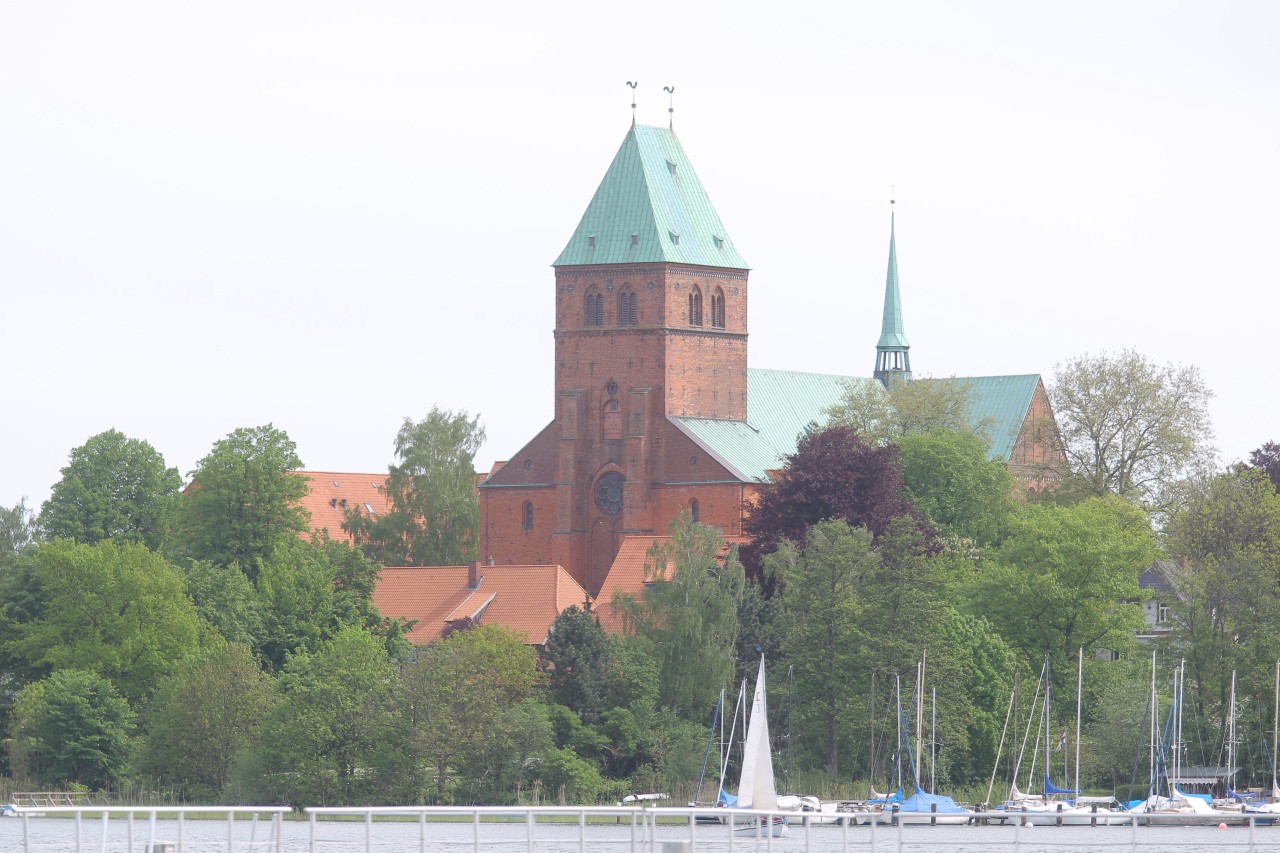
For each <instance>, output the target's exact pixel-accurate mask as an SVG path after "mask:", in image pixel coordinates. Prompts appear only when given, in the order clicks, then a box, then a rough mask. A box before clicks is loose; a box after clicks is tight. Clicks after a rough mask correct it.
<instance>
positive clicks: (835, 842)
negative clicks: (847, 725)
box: [305, 806, 1280, 853]
mask: <svg viewBox="0 0 1280 853" xmlns="http://www.w3.org/2000/svg"><path fill="white" fill-rule="evenodd" d="M305 811H306V813H307V816H308V820H309V824H310V829H309V835H308V847H307V850H308V851H309V853H322V851H324V850H326V849H327V847H326V838H325V837H324V833H323V823H324V820H323V819H325V818H334V819H338V818H359V819H361V820H362V821H363V824H364V848H363V849H364V850H365V853H374V851H376V850H381V849H383V848H384V846H385V847H386V848H387V849H394V850H396V851H398V853H399V851H409V850H413V849H416V850H417V851H419V853H426V851H428V850H431V851H441V850H447V851H458V853H469V851H473V853H481V851H482V850H484V851H488V850H492V849H495V848H496V847H499V846H504V847H509V848H512V849H519V848H520V847H523V848H524V850H526V851H528V853H535V851H536V850H537V849H538V847H539V845H540V844H541V845H545V846H554V847H556V848H557V849H561V850H563V849H570V848H572V847H573V846H574V845H575V843H576V849H577V851H578V853H587V850H588V848H589V847H590V848H592V849H595V850H598V849H601V848H604V847H607V848H608V849H610V850H620V849H623V848H626V849H629V850H630V851H631V853H660V851H663V845H664V844H665V843H668V842H672V841H675V842H682V841H687V842H689V844H688V847H685V848H684V849H685V850H693V851H699V853H701V851H709V850H713V849H714V850H717V851H720V850H727V851H729V853H733V851H734V850H735V849H737V850H741V851H743V853H746V851H748V850H760V849H761V848H763V849H764V850H765V851H766V853H769V851H773V850H774V849H775V846H776V847H778V848H780V849H784V850H788V851H795V850H798V849H800V848H803V850H804V851H806V853H817V851H824V853H826V851H832V853H834V851H840V853H850V851H855V853H856V851H869V853H881V851H885V850H893V851H896V852H897V853H901V851H904V850H907V849H928V850H930V851H934V850H945V849H948V848H968V849H972V848H973V847H974V846H975V845H980V846H981V847H982V849H984V850H991V851H998V850H1010V851H1014V853H1019V851H1021V850H1023V849H1024V848H1026V847H1030V848H1031V849H1035V850H1046V849H1053V850H1067V849H1077V850H1087V851H1095V850H1104V849H1114V850H1117V851H1120V850H1128V851H1131V853H1136V851H1139V850H1146V851H1151V850H1163V849H1168V848H1169V847H1170V845H1171V844H1173V845H1177V844H1183V845H1185V844H1187V843H1188V842H1187V840H1186V839H1185V837H1184V836H1185V833H1180V834H1179V835H1177V836H1171V835H1170V834H1168V832H1167V831H1162V830H1161V828H1160V827H1161V826H1162V825H1163V826H1165V827H1171V826H1174V825H1175V824H1174V823H1173V822H1172V821H1170V820H1165V819H1163V818H1162V817H1161V816H1160V815H1140V814H1132V815H1125V818H1124V822H1123V823H1119V824H1117V823H1114V822H1112V823H1111V824H1110V826H1108V825H1107V822H1108V821H1107V820H1102V821H1099V823H1098V825H1097V826H1092V827H1091V826H1088V825H1080V826H1073V827H1069V828H1068V829H1070V830H1072V831H1071V832H1066V833H1063V832H1059V831H1055V829H1053V828H1051V827H1049V828H1036V829H1035V831H1034V832H1033V829H1032V827H1031V826H1030V825H1027V826H1024V825H1023V820H1022V819H1023V818H1025V817H1026V815H1023V814H1021V813H1019V812H1009V811H986V812H975V813H974V818H975V822H979V821H986V822H988V823H991V822H993V821H998V822H999V825H998V826H996V825H992V826H976V825H975V826H973V827H970V828H966V827H956V826H951V827H945V829H947V830H953V832H932V831H931V830H930V827H929V823H928V817H927V816H926V815H920V814H914V815H912V817H913V818H914V819H916V820H919V821H920V822H919V823H911V822H909V821H905V820H898V819H897V817H898V815H896V814H893V813H888V812H886V813H884V814H883V815H881V819H882V821H884V822H882V823H880V824H879V825H877V823H876V822H875V821H872V822H871V823H869V824H867V825H863V826H856V827H854V826H851V825H850V822H848V821H846V822H842V823H841V824H840V825H838V826H822V827H821V828H819V826H818V821H819V819H822V818H832V817H846V816H854V815H845V814H839V813H837V814H825V813H814V812H809V813H797V812H794V811H792V812H778V811H759V810H746V809H728V808H660V807H649V808H637V807H634V806H631V807H621V808H620V807H613V806H541V807H537V806H534V807H531V806H384V807H371V808H358V807H345V808H339V807H333V808H320V807H316V808H308V809H305ZM610 817H612V818H615V820H616V822H617V823H619V824H624V825H625V826H627V827H628V828H629V833H628V837H627V838H624V839H619V838H617V837H612V838H604V837H602V836H601V834H600V833H599V831H598V830H599V829H600V826H599V822H600V821H601V820H602V819H607V818H610ZM700 817H701V818H704V819H717V820H718V819H724V820H725V821H726V824H727V825H725V824H718V823H717V824H713V825H708V824H707V823H705V822H699V820H698V818H700ZM772 817H783V818H785V819H787V820H788V822H789V826H790V833H789V835H788V837H787V838H786V839H777V840H775V839H774V838H773V836H772V834H771V833H768V832H765V831H761V830H760V829H757V830H756V832H754V833H750V832H748V834H746V835H745V836H737V835H736V834H735V833H734V832H733V831H732V829H733V828H734V827H737V828H738V829H739V830H741V829H743V828H744V827H745V826H747V825H748V821H751V820H753V819H755V820H756V821H757V823H756V826H757V827H759V826H761V825H762V824H765V821H763V820H760V819H761V818H772ZM1106 817H1107V818H1109V819H1110V820H1111V821H1114V819H1115V818H1114V815H1106ZM407 819H414V821H415V822H416V824H417V839H416V842H417V843H416V847H411V846H406V844H405V840H404V839H403V838H400V839H399V840H398V841H395V842H390V843H385V842H382V841H380V840H378V832H377V829H376V827H377V825H378V822H379V821H380V820H397V821H399V822H401V823H402V824H403V823H404V822H405V821H406V820H407ZM1270 820H1271V819H1268V818H1266V817H1265V816H1261V817H1259V818H1256V819H1255V818H1254V817H1252V816H1250V818H1249V820H1248V826H1247V828H1243V829H1240V828H1237V829H1234V830H1232V831H1230V832H1227V833H1223V835H1222V836H1221V837H1220V838H1219V837H1218V836H1217V835H1216V834H1215V835H1214V836H1211V837H1210V838H1200V837H1197V838H1196V840H1195V842H1194V846H1195V847H1196V848H1197V849H1203V850H1210V849H1216V850H1228V849H1229V850H1238V851H1245V850H1248V851H1250V853H1253V852H1254V851H1263V850H1280V830H1277V831H1276V833H1275V834H1273V835H1271V836H1270V837H1269V838H1265V839H1260V838H1259V837H1258V835H1257V834H1256V832H1257V829H1258V827H1259V826H1262V827H1264V828H1265V827H1266V826H1267V825H1268V824H1269V823H1270ZM589 821H591V823H589ZM513 824H514V825H520V826H523V828H524V832H523V838H518V839H516V838H511V837H505V838H497V837H494V836H493V835H492V834H491V835H490V836H489V837H486V834H485V829H486V828H489V829H490V830H492V829H493V828H494V827H495V826H496V825H504V826H506V827H511V826H512V825H513ZM445 825H451V826H452V827H454V828H458V827H459V826H466V825H469V829H470V833H469V837H467V836H462V837H460V836H459V835H458V834H457V833H453V835H452V837H445V836H444V835H442V833H441V829H442V828H443V827H444V826H445ZM575 825H576V826H575ZM433 826H434V831H433V830H432V827H433ZM566 826H574V828H575V829H576V833H572V834H571V837H569V838H566V837H565V835H564V832H563V828H564V827H566ZM551 827H561V830H560V831H559V833H558V835H559V837H551V835H552V833H551V832H550V831H549V830H550V829H551ZM589 827H594V828H595V829H596V830H597V832H595V833H592V832H590V831H589V829H588V828H589ZM1140 827H1141V829H1140ZM1178 828H1179V829H1180V830H1182V829H1185V827H1181V826H1179V827H1178ZM939 829H944V828H943V827H939ZM660 830H661V832H660ZM954 830H961V832H954ZM593 835H594V837H593ZM797 836H798V838H797ZM1046 836H1048V837H1047V838H1046ZM797 840H799V841H801V844H799V845H797V843H796V842H797ZM343 843H344V844H345V845H347V846H346V847H344V849H352V847H351V846H350V845H351V840H350V839H345V840H344V842H343ZM922 845H923V846H922Z"/></svg>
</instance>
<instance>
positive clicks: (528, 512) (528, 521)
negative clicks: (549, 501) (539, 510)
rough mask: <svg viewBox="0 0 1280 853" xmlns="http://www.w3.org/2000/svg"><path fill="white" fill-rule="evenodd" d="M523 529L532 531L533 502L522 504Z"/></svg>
mask: <svg viewBox="0 0 1280 853" xmlns="http://www.w3.org/2000/svg"><path fill="white" fill-rule="evenodd" d="M524 529H525V530H532V529H533V501H525V502H524Z"/></svg>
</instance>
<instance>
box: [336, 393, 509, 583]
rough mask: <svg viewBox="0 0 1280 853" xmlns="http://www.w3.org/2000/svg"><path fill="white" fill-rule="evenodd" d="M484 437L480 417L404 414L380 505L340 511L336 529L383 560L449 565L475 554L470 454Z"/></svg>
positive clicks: (436, 412)
mask: <svg viewBox="0 0 1280 853" xmlns="http://www.w3.org/2000/svg"><path fill="white" fill-rule="evenodd" d="M482 444H484V427H482V426H481V425H480V418H479V416H476V417H470V416H469V415H468V414H467V413H466V412H457V413H456V414H455V413H454V412H449V411H443V410H441V409H439V408H437V407H432V409H431V411H430V413H428V414H427V416H426V417H425V418H423V419H422V420H421V421H417V422H414V421H412V420H410V419H409V418H405V421H404V425H403V426H401V427H400V432H399V433H398V434H397V435H396V442H395V453H396V458H397V459H399V460H400V461H399V463H398V464H394V465H391V466H390V468H389V474H388V476H387V498H388V500H389V501H390V503H391V508H390V510H388V511H387V512H382V513H378V514H377V515H369V514H366V513H364V512H361V511H360V509H359V508H358V507H353V508H351V509H349V510H348V511H347V516H346V519H345V521H343V525H342V526H343V529H345V530H346V531H347V532H348V533H350V534H351V535H352V536H353V537H354V539H355V541H356V543H357V544H358V545H359V546H360V548H361V549H362V550H363V551H364V552H365V553H366V554H368V555H369V556H370V557H372V558H373V559H374V560H377V561H378V562H380V563H382V564H383V565H384V566H456V565H461V564H463V563H466V562H469V561H470V560H473V559H475V554H476V549H477V547H478V546H479V541H478V535H479V531H480V507H479V504H478V503H477V501H476V484H475V476H476V472H475V455H476V451H477V450H479V449H480V446H481V445H482Z"/></svg>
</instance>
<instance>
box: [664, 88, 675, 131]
mask: <svg viewBox="0 0 1280 853" xmlns="http://www.w3.org/2000/svg"><path fill="white" fill-rule="evenodd" d="M662 91H664V92H666V93H667V130H675V129H676V128H675V121H676V87H675V86H663V87H662Z"/></svg>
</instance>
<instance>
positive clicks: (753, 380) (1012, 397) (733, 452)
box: [670, 368, 1040, 482]
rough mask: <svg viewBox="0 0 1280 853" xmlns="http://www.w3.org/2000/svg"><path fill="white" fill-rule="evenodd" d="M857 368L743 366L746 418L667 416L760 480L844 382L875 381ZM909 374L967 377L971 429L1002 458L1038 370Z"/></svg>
mask: <svg viewBox="0 0 1280 853" xmlns="http://www.w3.org/2000/svg"><path fill="white" fill-rule="evenodd" d="M875 381H876V380H874V379H868V378H864V377H857V376H838V375H835V374H829V373H800V372H795V371H788V370H761V369H759V368H752V369H750V370H748V371H747V420H746V421H745V422H744V421H729V420H713V419H710V418H671V419H670V420H671V422H672V423H673V424H675V425H676V427H677V428H679V429H680V430H681V431H682V432H684V433H685V434H686V435H688V436H689V437H690V438H691V439H693V440H694V441H696V442H697V443H698V444H699V445H701V446H702V448H703V449H704V450H705V451H706V452H707V453H709V454H711V455H712V456H713V457H715V458H716V459H717V460H718V461H719V462H721V464H723V465H724V466H725V467H726V468H728V469H729V470H730V471H732V472H733V473H734V474H735V475H736V476H738V477H740V478H741V479H742V480H743V481H745V482H767V481H768V480H769V472H770V471H776V470H778V469H780V468H782V467H783V466H784V464H785V457H787V456H789V455H791V454H792V453H795V450H796V444H797V443H798V442H799V439H800V436H802V435H804V433H805V432H807V431H808V430H809V429H812V428H821V427H822V425H823V424H825V423H826V422H827V410H828V409H830V408H831V407H832V406H834V405H835V404H836V403H838V402H839V401H840V399H841V398H842V397H843V396H844V394H845V391H846V390H847V389H848V388H849V387H850V385H854V384H858V383H868V382H875ZM914 381H916V382H965V383H968V385H969V389H970V393H969V415H970V421H971V422H972V424H973V426H974V428H975V429H978V430H980V431H981V432H982V433H983V434H984V435H986V436H987V437H988V438H989V439H990V440H991V449H990V456H991V458H992V459H1008V458H1009V456H1010V454H1011V453H1012V452H1013V446H1014V443H1015V442H1016V441H1017V438H1018V433H1019V432H1020V431H1021V429H1022V424H1023V422H1024V421H1025V420H1026V418H1027V413H1028V412H1029V411H1030V409H1031V402H1032V398H1033V397H1034V396H1035V391H1036V388H1037V387H1038V385H1039V383H1040V376H1039V375H1038V374H1034V373H1032V374H1027V375H1023V376H964V377H949V378H940V379H916V380H914Z"/></svg>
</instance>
